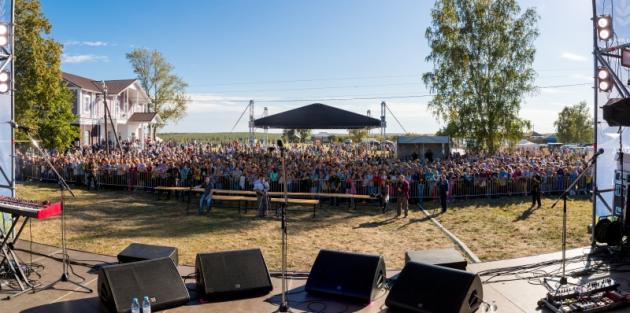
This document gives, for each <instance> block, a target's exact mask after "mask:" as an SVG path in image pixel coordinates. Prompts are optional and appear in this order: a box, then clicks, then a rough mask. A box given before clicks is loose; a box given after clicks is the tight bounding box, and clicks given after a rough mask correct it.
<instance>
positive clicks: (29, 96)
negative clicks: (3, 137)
mask: <svg viewBox="0 0 630 313" xmlns="http://www.w3.org/2000/svg"><path fill="white" fill-rule="evenodd" d="M51 30H52V25H51V24H50V23H49V22H48V20H47V19H46V17H45V16H44V15H43V14H42V12H41V5H40V3H39V1H38V0H16V2H15V52H14V53H15V73H14V75H15V119H16V122H17V123H18V124H20V125H28V127H30V128H31V129H32V131H33V133H34V134H35V135H37V136H38V137H39V138H40V139H41V140H42V145H43V146H44V147H46V148H56V149H58V150H63V149H65V148H67V147H68V146H69V145H70V144H72V141H74V140H76V139H77V138H78V136H79V131H78V129H77V127H76V126H75V125H73V122H74V121H75V120H76V116H75V115H74V113H72V103H73V99H74V96H73V94H72V92H71V91H70V90H69V89H68V88H66V86H65V84H64V83H63V80H62V78H61V69H60V66H61V52H62V48H63V46H62V45H61V44H60V43H58V42H56V41H55V40H53V39H51V38H50V32H51ZM18 136H19V138H24V136H23V134H20V133H18Z"/></svg>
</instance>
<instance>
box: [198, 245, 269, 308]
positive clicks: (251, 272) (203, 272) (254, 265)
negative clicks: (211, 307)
mask: <svg viewBox="0 0 630 313" xmlns="http://www.w3.org/2000/svg"><path fill="white" fill-rule="evenodd" d="M195 268H196V272H197V286H198V287H199V289H200V290H201V292H202V294H203V295H205V297H206V298H208V299H223V298H245V297H249V296H258V295H263V294H267V293H269V292H271V290H272V289H273V286H272V285H271V277H270V276H269V270H268V269H267V264H266V263H265V259H264V258H263V255H262V252H261V251H260V249H246V250H235V251H223V252H213V253H200V254H197V259H196V262H195Z"/></svg>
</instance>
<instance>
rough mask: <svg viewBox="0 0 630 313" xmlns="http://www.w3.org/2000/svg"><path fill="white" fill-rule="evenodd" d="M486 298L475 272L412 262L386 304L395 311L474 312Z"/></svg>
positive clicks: (424, 312) (397, 281)
mask: <svg viewBox="0 0 630 313" xmlns="http://www.w3.org/2000/svg"><path fill="white" fill-rule="evenodd" d="M482 299H483V289H482V286H481V279H479V276H478V275H476V274H473V273H469V272H465V271H461V270H457V269H453V268H448V267H443V266H436V265H430V264H423V263H416V262H409V263H407V264H406V265H405V267H404V268H403V270H402V271H401V272H400V275H399V276H398V279H397V280H396V282H395V283H394V286H393V287H392V289H391V290H390V292H389V295H388V296H387V299H385V304H386V305H387V306H388V307H390V308H392V309H395V310H396V312H398V311H401V312H416V313H472V312H474V311H475V310H477V309H478V308H479V306H480V305H481V301H482Z"/></svg>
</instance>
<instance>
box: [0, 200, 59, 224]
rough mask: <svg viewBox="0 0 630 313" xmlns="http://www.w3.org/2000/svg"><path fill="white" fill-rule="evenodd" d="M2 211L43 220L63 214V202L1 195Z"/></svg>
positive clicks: (0, 209) (0, 205)
mask: <svg viewBox="0 0 630 313" xmlns="http://www.w3.org/2000/svg"><path fill="white" fill-rule="evenodd" d="M0 212H2V213H8V214H12V215H14V216H23V217H32V218H36V219H39V220H41V219H45V218H49V217H52V216H57V215H59V214H61V203H60V202H54V203H49V202H48V201H32V200H24V199H19V198H13V197H3V196H0Z"/></svg>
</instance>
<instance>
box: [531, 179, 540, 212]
mask: <svg viewBox="0 0 630 313" xmlns="http://www.w3.org/2000/svg"><path fill="white" fill-rule="evenodd" d="M531 182H532V208H534V206H535V205H536V204H538V207H539V208H540V206H541V203H540V202H541V201H540V184H541V183H542V177H541V176H540V172H539V170H538V169H535V170H534V175H533V176H532V180H531Z"/></svg>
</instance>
